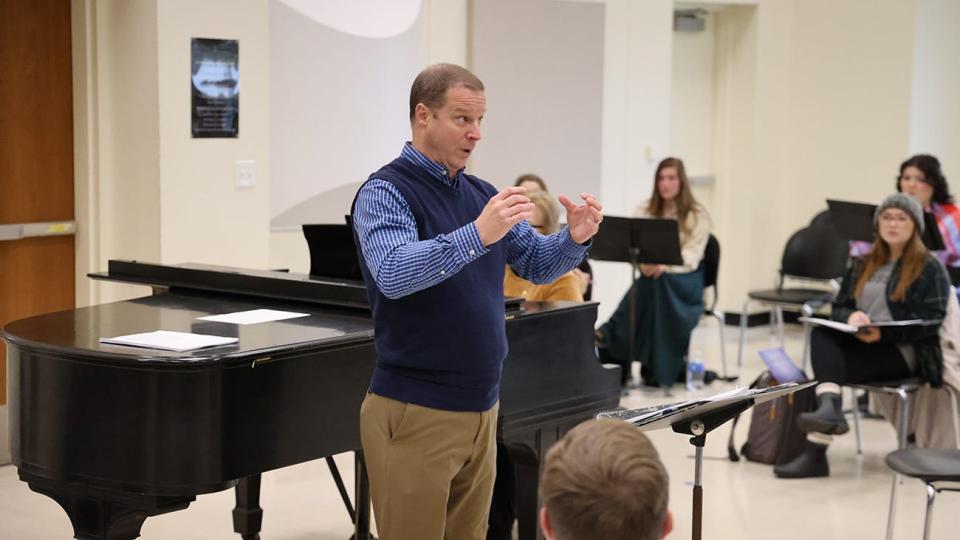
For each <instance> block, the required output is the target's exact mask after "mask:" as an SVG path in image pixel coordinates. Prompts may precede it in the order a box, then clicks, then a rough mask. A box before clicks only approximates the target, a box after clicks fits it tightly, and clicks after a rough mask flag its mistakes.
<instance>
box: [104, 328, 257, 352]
mask: <svg viewBox="0 0 960 540" xmlns="http://www.w3.org/2000/svg"><path fill="white" fill-rule="evenodd" d="M237 341H239V339H237V338H235V337H221V336H210V335H207V334H191V333H189V332H170V331H168V330H157V331H156V332H145V333H143V334H129V335H126V336H117V337H112V338H100V343H106V344H109V345H126V346H129V347H141V348H145V349H160V350H163V351H176V352H184V351H193V350H196V349H204V348H207V347H216V346H219V345H228V344H230V343H236V342H237Z"/></svg>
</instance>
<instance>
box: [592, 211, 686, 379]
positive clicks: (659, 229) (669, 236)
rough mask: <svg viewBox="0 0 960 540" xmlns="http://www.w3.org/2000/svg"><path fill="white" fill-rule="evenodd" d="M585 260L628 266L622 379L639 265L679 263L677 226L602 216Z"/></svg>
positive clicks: (632, 334)
mask: <svg viewBox="0 0 960 540" xmlns="http://www.w3.org/2000/svg"><path fill="white" fill-rule="evenodd" d="M589 257H590V258H591V259H593V260H596V261H612V262H628V263H630V291H629V294H630V298H629V302H630V332H629V334H630V340H629V342H628V343H629V346H628V348H627V358H628V363H627V365H626V366H625V369H626V376H627V378H629V376H630V367H631V366H632V365H633V361H634V360H635V359H636V358H635V350H636V349H635V347H636V327H637V296H636V293H635V291H634V290H633V284H634V283H636V281H637V279H638V275H637V273H638V272H639V265H640V264H666V265H676V264H683V257H682V256H681V255H680V227H679V224H678V223H677V220H675V219H649V218H627V217H620V216H604V218H603V226H602V227H600V230H599V231H598V232H597V234H596V235H594V237H593V245H592V246H591V247H590V255H589Z"/></svg>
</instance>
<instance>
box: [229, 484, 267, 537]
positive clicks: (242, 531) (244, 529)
mask: <svg viewBox="0 0 960 540" xmlns="http://www.w3.org/2000/svg"><path fill="white" fill-rule="evenodd" d="M236 492H237V506H236V508H234V509H233V531H234V532H236V533H238V534H239V535H240V536H241V537H242V538H243V540H260V527H261V525H262V524H263V509H262V508H260V475H259V474H255V475H253V476H248V477H246V478H241V479H240V481H239V482H238V483H237V487H236Z"/></svg>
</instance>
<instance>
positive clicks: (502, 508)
mask: <svg viewBox="0 0 960 540" xmlns="http://www.w3.org/2000/svg"><path fill="white" fill-rule="evenodd" d="M525 176H533V175H524V176H521V177H520V180H522V179H523V178H524V177H525ZM520 180H518V181H517V183H516V184H515V185H518V186H520V185H523V184H521V182H520ZM523 187H526V188H527V189H528V191H527V197H529V198H530V202H532V203H533V204H534V205H536V206H535V208H534V211H533V217H532V218H531V219H530V220H529V223H530V225H531V226H532V227H533V228H534V229H536V230H537V232H539V233H540V234H544V235H549V234H553V233H555V232H557V231H559V230H560V205H559V204H558V203H557V200H556V199H554V198H553V197H552V196H551V195H550V194H549V193H547V191H546V190H545V189H538V188H535V187H533V186H529V185H523ZM540 187H544V186H543V181H542V180H541V181H540ZM574 272H575V270H572V271H570V272H567V273H566V274H564V275H562V276H560V278H559V279H557V280H556V281H554V282H553V283H547V284H544V285H537V284H536V283H533V282H531V281H527V280H525V279H523V278H522V277H520V276H518V275H517V273H516V272H514V271H513V268H510V266H509V265H507V269H506V272H505V273H504V276H503V294H504V295H505V296H519V297H522V298H523V299H524V300H530V301H531V302H549V301H557V300H571V301H576V302H582V301H583V291H582V289H581V281H580V279H579V278H578V277H577V276H576V275H574ZM515 478H516V473H515V472H514V466H513V463H512V462H511V461H510V453H509V452H508V450H507V448H506V446H504V445H503V444H501V443H499V442H498V443H497V475H496V479H495V481H494V484H493V498H492V499H491V502H490V514H489V518H488V528H487V539H488V540H501V539H502V540H510V539H511V538H512V536H511V535H512V533H513V523H514V521H515V520H516V498H517V496H516V489H515V487H514V484H515V482H516V480H515Z"/></svg>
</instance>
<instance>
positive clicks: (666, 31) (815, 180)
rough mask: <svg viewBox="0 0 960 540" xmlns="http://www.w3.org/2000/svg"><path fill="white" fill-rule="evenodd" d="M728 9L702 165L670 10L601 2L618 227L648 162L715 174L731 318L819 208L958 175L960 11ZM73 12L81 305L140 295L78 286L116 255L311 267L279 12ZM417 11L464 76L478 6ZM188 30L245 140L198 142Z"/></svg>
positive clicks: (611, 185) (611, 285) (611, 303)
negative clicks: (218, 57) (275, 193)
mask: <svg viewBox="0 0 960 540" xmlns="http://www.w3.org/2000/svg"><path fill="white" fill-rule="evenodd" d="M708 3H710V4H714V5H717V4H720V2H708ZM728 3H739V4H747V5H745V6H741V7H722V8H717V9H719V10H718V11H716V12H715V13H714V14H713V21H712V22H713V33H714V44H713V48H714V53H713V73H714V78H713V81H712V86H713V94H714V99H713V102H712V104H711V106H712V110H713V113H712V125H713V128H712V132H713V136H712V138H711V139H712V140H711V145H712V150H711V152H710V155H709V159H707V158H704V157H703V155H704V153H703V151H702V150H700V149H701V148H702V147H703V146H702V144H703V141H702V139H699V138H698V139H697V140H698V141H699V142H698V145H697V146H696V147H693V146H688V147H684V146H683V145H685V144H688V143H692V142H693V138H684V137H682V136H680V135H679V134H680V133H683V132H684V131H685V130H686V131H687V132H688V133H689V132H690V126H691V125H692V124H693V122H690V121H689V120H691V119H695V117H696V116H699V115H700V114H698V115H691V116H689V117H688V118H687V120H683V119H682V117H681V116H680V114H679V113H678V111H677V107H675V106H674V103H675V102H676V103H677V104H679V103H681V102H683V101H684V100H685V99H687V98H688V97H689V95H687V94H685V93H684V92H685V90H684V88H683V87H681V86H680V83H678V82H674V81H676V80H678V78H681V75H682V73H680V72H679V71H678V69H677V68H676V65H677V63H676V62H674V49H675V48H676V50H677V52H676V56H677V62H680V59H681V58H688V60H687V61H686V62H684V63H683V64H682V65H683V66H692V65H693V61H692V60H689V59H690V58H691V56H690V54H688V53H689V51H687V52H683V51H684V49H683V45H679V44H676V41H675V39H676V38H677V36H674V34H673V32H672V30H671V28H672V24H671V11H672V7H673V4H672V3H671V2H669V1H667V0H646V1H643V2H637V1H632V0H608V1H607V2H605V4H604V5H603V6H602V7H603V9H604V10H605V15H604V21H603V59H602V62H603V68H602V94H601V96H602V98H601V100H602V103H601V105H600V112H599V116H600V119H601V121H600V154H599V178H600V181H599V191H600V194H601V196H602V199H603V201H604V203H605V204H606V208H607V211H608V213H610V214H625V213H628V212H629V211H630V209H631V208H633V206H635V205H636V204H637V203H639V202H640V201H641V200H642V199H644V198H645V197H647V196H648V194H649V191H650V189H651V185H652V174H653V167H654V166H655V164H656V162H657V161H658V160H659V159H660V158H662V157H663V156H665V155H666V154H667V153H672V152H674V151H677V153H681V152H682V153H686V154H687V156H685V157H687V160H688V161H689V162H690V163H691V172H692V173H693V174H699V173H700V172H701V171H700V170H699V169H701V166H700V165H698V164H697V163H702V162H707V161H709V163H710V165H706V166H703V167H702V168H711V169H713V170H712V171H711V172H714V173H715V175H716V183H715V184H714V185H713V186H712V187H711V188H710V193H709V199H708V200H709V206H710V210H711V213H712V215H713V217H714V221H715V224H716V232H717V235H718V237H719V238H720V240H721V244H722V245H723V254H724V256H723V263H722V264H723V266H722V268H721V284H720V285H721V287H720V295H721V306H722V307H723V308H724V309H726V310H732V311H736V310H738V309H739V305H740V303H741V301H742V299H743V297H744V295H745V293H746V291H747V290H748V289H751V288H758V287H763V286H768V285H770V284H771V283H772V282H773V279H774V277H775V275H776V270H777V266H778V263H779V258H780V252H781V249H782V246H783V244H784V242H785V240H786V238H787V237H788V236H789V234H790V233H791V232H792V231H794V230H795V229H797V228H799V227H801V226H803V225H804V224H805V223H806V222H807V221H808V220H809V219H810V217H811V216H812V215H813V214H814V213H815V212H816V211H817V210H819V209H820V208H822V207H823V206H824V203H823V199H825V198H826V197H828V196H833V197H845V198H850V199H855V200H866V201H869V200H876V199H879V198H880V197H882V196H883V195H884V194H886V193H887V192H889V191H890V190H891V189H892V184H893V181H892V178H893V176H894V175H895V174H896V167H897V165H898V164H899V162H900V161H901V160H902V159H904V158H905V157H906V156H907V155H909V154H910V153H911V152H912V151H931V152H934V153H937V154H939V155H940V157H941V159H942V161H943V163H944V167H945V170H946V172H947V174H948V177H949V176H950V175H951V171H956V170H957V167H958V166H957V165H956V164H957V163H958V162H960V156H958V155H957V152H960V143H958V142H957V140H958V139H957V137H958V135H957V131H956V130H957V129H958V128H957V126H960V111H958V110H957V107H958V103H957V100H956V99H955V96H956V95H958V91H957V90H958V82H957V81H958V77H957V71H956V70H957V69H958V68H957V65H958V64H957V62H956V58H955V56H956V55H955V54H954V52H955V51H956V50H957V47H958V45H957V42H956V40H957V39H958V38H957V37H956V35H955V34H956V33H955V32H952V29H951V27H950V24H952V21H956V20H957V17H956V12H957V10H958V9H960V7H958V6H957V4H956V3H955V2H951V1H950V0H899V1H889V2H873V1H869V0H848V1H846V2H834V1H829V0H759V1H757V2H728ZM557 4H562V3H557ZM73 5H74V15H75V16H74V25H75V26H74V45H75V50H74V69H75V85H74V98H75V103H76V107H75V111H76V112H75V114H76V116H75V120H76V122H75V133H76V138H75V142H76V144H75V148H76V152H77V167H76V170H77V219H78V222H79V225H80V229H79V234H78V251H77V253H78V258H77V273H78V278H77V280H78V281H77V283H78V287H77V291H78V293H77V294H78V299H77V301H78V305H85V304H88V303H91V302H98V301H104V300H108V299H112V298H117V297H120V296H123V295H129V294H130V293H129V292H123V293H121V292H117V291H120V290H121V289H119V288H115V287H116V286H112V285H111V286H108V287H109V291H108V292H104V293H101V292H100V291H99V289H100V287H98V286H96V285H91V284H90V283H89V281H88V280H87V279H86V278H85V277H83V275H84V274H85V273H86V272H88V271H91V270H102V269H104V267H105V264H106V261H107V259H108V258H111V257H124V258H139V259H144V260H163V261H166V262H177V261H179V260H188V259H190V260H201V261H207V262H225V263H227V264H240V265H243V266H252V267H261V268H262V267H275V266H287V267H290V268H292V269H294V270H299V271H304V270H306V266H307V261H308V258H307V253H306V246H305V244H304V243H303V241H302V240H301V239H300V238H299V233H293V234H292V235H290V236H289V237H282V236H281V235H280V234H279V233H274V234H272V235H271V234H269V233H267V232H266V231H267V228H268V224H267V223H268V221H267V220H268V219H269V217H268V215H267V213H268V212H269V210H268V205H269V200H270V188H271V183H272V182H271V180H272V179H271V178H270V176H271V175H270V171H271V170H273V169H274V167H272V163H271V162H272V160H273V158H274V157H275V156H272V155H271V152H270V148H269V143H268V142H265V140H264V139H263V137H264V136H265V134H266V133H268V132H269V131H270V130H271V129H274V128H273V127H271V126H270V124H271V105H270V94H271V93H272V92H276V91H277V90H276V89H275V88H271V87H269V86H268V83H267V81H268V80H269V72H270V68H271V65H270V59H269V57H268V56H266V55H267V51H268V50H269V47H270V43H269V42H270V36H269V28H268V24H269V22H268V19H269V2H268V1H267V0H256V1H255V0H246V1H243V2H237V3H232V4H231V10H230V17H226V18H225V17H223V16H222V15H220V13H219V11H218V7H221V6H222V4H221V3H219V2H215V1H213V0H204V1H200V2H189V3H188V2H185V1H181V0H174V1H173V2H157V1H152V2H150V1H141V2H135V3H134V2H93V1H90V0H74V4H73ZM591 7H599V6H591ZM421 9H422V13H421V15H420V16H421V24H422V29H421V33H420V37H419V38H418V40H419V45H418V47H421V50H422V51H425V55H426V56H425V57H424V59H423V63H424V64H426V63H429V62H432V61H440V60H444V61H453V62H457V63H461V64H468V58H467V56H468V55H469V52H468V41H467V34H468V28H469V26H470V25H469V22H468V9H467V2H466V0H457V1H455V2H449V1H445V0H430V1H428V2H424V3H423V5H422V6H421ZM865 14H868V16H865ZM905 21H907V23H905ZM192 35H199V36H203V37H237V38H239V39H240V40H241V43H240V51H241V54H240V65H241V81H242V82H241V85H242V87H243V90H242V92H241V113H240V114H241V119H240V122H241V127H240V129H241V134H240V138H239V139H236V140H216V141H209V140H204V141H194V140H191V139H189V135H188V133H189V127H188V126H187V122H188V120H187V117H188V115H189V108H188V103H187V101H186V100H188V99H189V97H188V96H189V92H188V91H187V86H186V82H184V83H183V85H182V90H181V89H180V85H179V83H177V82H176V81H177V78H179V77H181V76H182V77H183V80H184V81H186V67H184V66H185V65H186V64H185V59H186V56H187V55H188V54H189V53H188V52H187V51H188V50H189V47H188V45H189V44H188V41H187V40H188V38H189V37H191V36H192ZM698 50H700V51H701V52H702V49H698ZM697 54H699V53H697ZM697 58H699V60H698V61H700V62H703V65H706V63H707V58H706V57H705V56H703V55H700V56H697ZM468 67H469V66H468ZM181 68H182V69H181ZM180 73H183V75H180ZM408 84H409V82H408ZM505 84H506V83H505ZM672 86H676V87H677V88H676V92H675V91H674V89H673V88H672ZM688 89H689V87H688ZM510 90H511V89H510V88H509V87H508V86H503V85H501V86H498V90H497V91H498V92H509V91H510ZM700 90H702V88H701V89H700ZM403 93H405V92H403ZM684 96H687V97H684ZM401 97H402V96H401ZM697 99H698V103H700V104H701V106H704V107H706V105H704V103H703V100H702V97H701V98H697ZM307 106H310V107H313V106H314V105H312V104H309V105H307ZM678 106H679V105H678ZM404 108H405V106H404ZM690 110H692V109H688V110H685V111H681V112H690ZM704 110H707V109H706V108H705V109H704ZM491 112H492V113H495V112H496V104H495V103H491ZM400 114H403V115H405V114H406V113H405V111H401V112H400ZM702 114H706V113H702ZM558 123H559V122H558ZM685 126H686V127H685ZM672 128H674V129H672ZM672 131H675V132H676V133H677V136H673V135H672ZM700 136H702V134H700ZM491 139H492V135H491ZM488 142H490V140H488V141H485V143H488ZM237 159H254V160H256V162H257V175H258V186H257V187H256V188H254V189H253V190H250V191H247V192H244V191H237V190H235V189H234V188H233V178H232V176H233V162H234V161H235V160H237ZM479 165H482V166H484V167H485V165H484V164H483V163H479ZM471 166H473V164H471ZM478 172H481V173H483V172H484V171H482V170H478ZM323 174H324V171H320V172H318V177H322V176H323ZM953 176H957V175H956V173H955V172H954V173H953ZM698 189H699V188H698ZM699 194H700V193H699V192H698V195H699ZM217 201H221V203H217ZM291 261H292V262H293V263H295V264H287V263H288V262H291ZM596 272H597V276H596V277H597V284H596V293H595V294H596V297H597V298H598V299H599V300H601V302H602V305H601V321H602V320H603V319H604V318H605V316H606V314H608V313H609V312H610V311H612V309H613V308H614V307H615V304H616V302H617V301H618V300H619V298H620V296H621V295H622V294H623V291H625V290H626V288H627V285H628V270H627V269H626V268H625V265H620V264H602V263H598V264H597V268H596ZM137 290H138V291H139V290H140V289H137Z"/></svg>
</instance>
